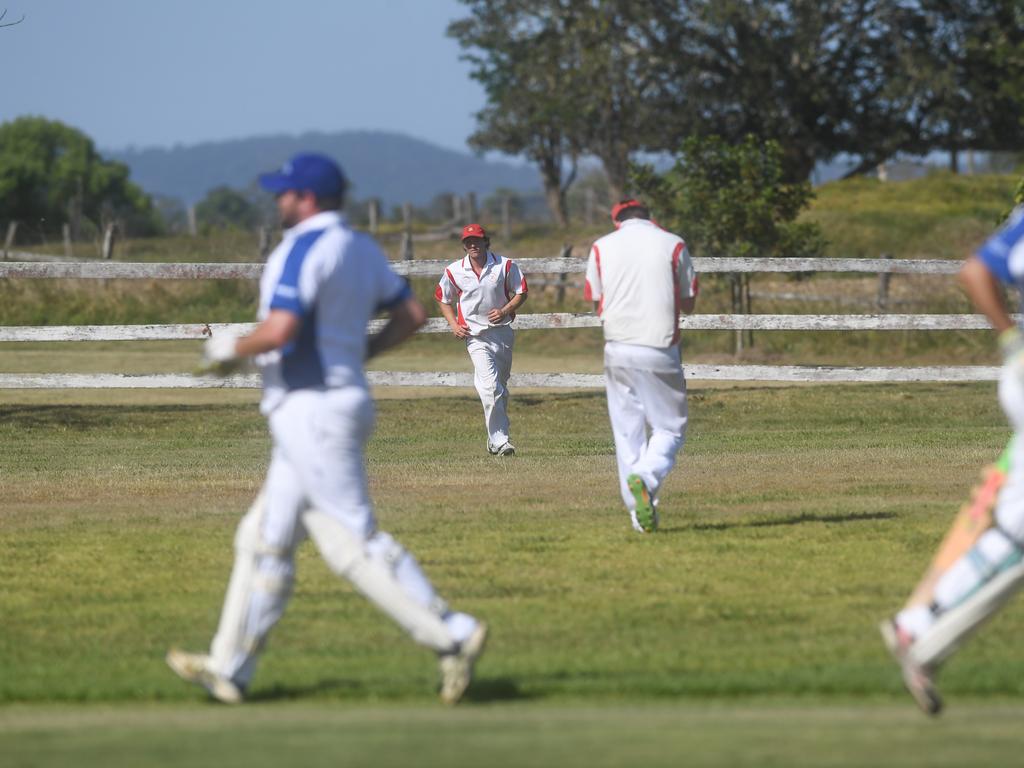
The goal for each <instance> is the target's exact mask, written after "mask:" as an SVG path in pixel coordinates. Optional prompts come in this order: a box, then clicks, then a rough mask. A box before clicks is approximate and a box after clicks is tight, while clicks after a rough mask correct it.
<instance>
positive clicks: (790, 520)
mask: <svg viewBox="0 0 1024 768" xmlns="http://www.w3.org/2000/svg"><path fill="white" fill-rule="evenodd" d="M894 517H896V513H895V512H865V513H864V514H860V515H858V514H846V515H820V514H812V513H803V514H799V515H790V516H788V517H780V518H776V519H774V520H739V521H737V522H731V523H730V522H721V523H693V524H692V525H687V526H682V527H679V528H663V529H661V530H660V531H659V533H665V534H676V533H686V532H687V531H728V530H731V529H733V528H774V527H776V526H780V525H802V524H803V523H863V522H869V521H871V520H891V519H892V518H894Z"/></svg>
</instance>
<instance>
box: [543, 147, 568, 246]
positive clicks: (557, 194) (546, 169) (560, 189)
mask: <svg viewBox="0 0 1024 768" xmlns="http://www.w3.org/2000/svg"><path fill="white" fill-rule="evenodd" d="M539 165H540V176H541V181H542V182H543V183H544V198H545V200H547V203H548V209H549V210H550V211H551V216H552V217H553V218H554V220H555V223H556V224H558V226H560V227H562V228H563V229H565V228H566V227H568V226H569V207H568V205H567V202H566V196H565V187H564V186H563V184H562V168H561V165H560V164H559V162H558V160H557V159H555V158H545V159H544V160H542V161H541V162H540V163H539Z"/></svg>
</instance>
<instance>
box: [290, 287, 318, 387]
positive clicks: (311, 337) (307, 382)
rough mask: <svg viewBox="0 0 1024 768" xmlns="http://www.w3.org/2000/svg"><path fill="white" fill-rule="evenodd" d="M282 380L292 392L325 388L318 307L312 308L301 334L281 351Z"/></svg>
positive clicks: (306, 316) (305, 319)
mask: <svg viewBox="0 0 1024 768" xmlns="http://www.w3.org/2000/svg"><path fill="white" fill-rule="evenodd" d="M281 378H282V379H284V383H285V386H286V387H287V388H288V391H289V392H291V391H292V390H295V389H311V388H314V387H322V386H324V384H325V382H326V379H325V378H324V363H323V360H322V359H321V357H320V349H319V347H318V345H317V327H316V307H315V306H313V307H311V308H310V309H309V310H308V311H307V312H306V315H305V317H303V318H302V325H300V326H299V332H298V334H296V336H295V338H294V339H292V340H291V341H290V342H288V344H286V345H285V346H284V347H283V348H282V349H281Z"/></svg>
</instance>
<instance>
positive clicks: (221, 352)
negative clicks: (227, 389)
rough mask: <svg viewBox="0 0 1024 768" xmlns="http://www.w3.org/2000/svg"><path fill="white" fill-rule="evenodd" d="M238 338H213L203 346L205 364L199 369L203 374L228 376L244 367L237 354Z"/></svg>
mask: <svg viewBox="0 0 1024 768" xmlns="http://www.w3.org/2000/svg"><path fill="white" fill-rule="evenodd" d="M237 344H238V337H236V336H231V335H224V336H211V337H210V338H208V339H207V340H206V342H205V343H204V344H203V363H202V366H201V367H200V369H199V372H200V373H202V374H210V375H213V376H227V375H229V374H231V373H233V372H234V371H236V370H238V368H240V367H241V365H242V360H241V359H240V358H239V357H238V354H237V353H236V352H235V348H236V345H237Z"/></svg>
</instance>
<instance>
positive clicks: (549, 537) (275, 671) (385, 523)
mask: <svg viewBox="0 0 1024 768" xmlns="http://www.w3.org/2000/svg"><path fill="white" fill-rule="evenodd" d="M992 390H993V388H992V387H991V386H989V385H916V386H903V387H871V386H867V387H865V386H825V387H793V388H777V389H768V388H761V387H740V388H735V389H730V390H698V391H695V392H693V393H692V396H691V417H692V427H691V431H690V436H689V441H688V444H687V447H686V450H685V453H684V455H683V457H682V460H681V464H680V466H679V467H678V468H677V470H676V472H675V473H674V474H673V475H672V476H671V478H670V480H669V483H668V485H667V487H666V489H665V491H664V494H663V503H662V510H663V530H662V531H661V532H659V534H657V535H656V536H648V537H641V536H637V535H635V534H633V533H632V532H631V531H630V530H629V528H628V521H627V518H626V515H625V513H624V512H623V511H622V509H621V508H620V501H619V500H618V496H617V492H616V487H615V479H614V457H613V453H612V446H611V438H610V434H609V431H608V426H607V415H606V412H605V405H604V399H603V397H602V396H601V394H600V393H584V392H581V393H561V394H540V393H518V394H515V395H514V399H513V410H512V418H513V429H514V435H515V437H516V442H517V445H518V447H519V455H518V456H516V457H515V459H514V460H510V461H504V462H501V461H496V460H494V459H492V458H490V457H487V456H486V455H484V451H483V443H484V440H483V435H482V432H483V430H482V423H481V415H480V413H479V404H478V402H477V401H476V399H475V397H473V396H472V394H471V393H466V394H458V395H454V396H448V397H440V398H431V397H421V398H418V399H414V400H409V399H401V398H398V399H386V400H382V401H381V402H380V403H379V418H378V429H377V432H376V435H375V437H374V438H373V441H372V442H371V445H370V449H369V456H368V467H369V473H370V477H371V483H372V493H373V495H374V498H375V501H376V504H377V509H378V515H379V518H380V520H381V524H382V527H384V528H385V529H387V530H389V531H391V532H392V533H394V534H395V535H396V537H398V538H399V539H400V540H401V541H402V542H403V543H405V544H406V545H407V546H408V547H409V548H410V549H411V550H412V551H414V552H415V553H416V554H417V555H418V556H419V558H420V560H421V562H422V563H423V565H424V567H425V569H426V570H427V572H428V573H429V574H430V575H431V577H432V578H433V580H434V581H435V583H436V584H437V585H438V587H439V589H440V590H441V591H442V593H443V594H444V595H445V596H446V597H448V598H449V599H450V601H451V602H452V603H453V604H454V605H455V606H457V607H459V608H462V609H466V610H470V611H472V612H475V613H478V614H479V615H481V616H482V617H485V618H486V619H487V620H488V621H489V622H490V623H491V625H492V627H493V642H492V643H491V644H490V646H489V649H488V653H487V655H486V656H485V657H484V660H483V661H482V663H481V664H480V669H479V678H478V681H477V683H476V685H475V686H474V688H473V690H472V691H471V694H470V696H469V700H468V702H467V705H468V706H467V708H466V710H465V711H461V710H460V711H459V712H457V713H447V712H444V711H443V710H441V709H440V708H438V706H437V705H436V703H435V702H434V699H433V693H432V691H433V685H434V679H435V668H434V662H433V660H432V658H431V656H430V654H429V653H427V652H425V651H423V650H421V649H418V648H416V647H415V646H413V645H412V644H411V643H410V642H409V641H408V640H407V639H406V638H405V637H404V636H403V635H402V634H401V633H400V632H399V631H398V630H397V629H395V628H394V627H392V626H391V625H390V624H389V623H388V622H387V621H386V620H384V619H383V618H381V617H380V616H379V615H378V614H377V613H376V612H374V611H373V610H372V608H370V607H369V606H368V605H367V604H366V603H365V601H363V600H362V599H361V598H359V597H358V596H357V595H355V594H354V593H353V592H352V590H351V589H350V588H349V587H348V585H346V584H344V583H341V582H339V581H338V580H337V579H336V578H334V577H333V576H332V575H331V574H330V573H329V572H328V571H327V569H326V567H325V566H324V565H323V564H322V563H321V562H320V560H319V559H318V557H317V555H316V554H315V552H314V551H313V550H312V549H311V547H310V546H309V545H308V544H307V545H305V546H304V547H303V548H302V549H301V550H300V554H299V578H298V584H297V588H296V594H295V596H294V599H293V602H292V604H291V607H290V608H289V612H288V614H287V615H286V616H285V618H284V620H283V621H282V623H281V625H280V626H279V627H278V628H277V630H276V631H275V633H274V635H273V637H272V639H271V642H270V645H269V647H268V650H267V653H266V656H265V659H264V662H263V665H262V667H261V670H260V672H259V675H258V677H257V680H256V683H255V685H254V687H253V690H252V697H253V700H254V702H255V703H253V704H250V705H247V709H245V710H243V711H242V712H240V713H238V714H235V713H228V712H224V711H222V710H219V709H211V708H208V706H206V705H204V704H203V703H202V702H203V696H202V694H201V693H200V692H199V691H197V690H195V689H192V688H190V687H188V686H186V685H184V684H182V683H180V682H179V681H178V680H177V679H176V678H174V677H173V676H172V675H171V674H170V673H169V672H168V671H167V670H166V669H165V668H164V666H163V663H162V655H163V652H164V651H165V650H166V647H167V646H168V645H169V644H172V643H181V644H184V645H185V646H187V647H193V648H201V647H203V646H205V644H206V643H208V641H209V638H210V635H211V633H212V631H213V629H214V626H215V622H216V618H217V613H218V610H219V605H220V600H221V598H222V591H223V588H224V585H225V580H226V578H227V573H228V569H229V568H230V563H231V551H230V548H231V538H232V535H233V529H234V526H235V524H236V522H237V519H238V517H239V516H240V514H241V513H242V511H243V510H244V509H245V507H246V506H247V504H248V502H249V501H250V499H251V498H252V496H253V495H254V494H255V492H256V490H257V488H258V485H259V483H260V482H261V480H262V475H263V472H264V471H265V467H266V458H267V450H268V442H267V437H266V434H265V428H264V424H263V421H262V419H261V418H260V417H259V415H258V414H257V413H256V411H255V408H254V406H253V405H252V404H251V403H241V402H237V401H236V400H235V399H232V400H231V401H230V402H225V403H220V404H218V403H217V402H216V400H212V401H211V400H210V398H211V396H212V395H214V394H223V395H225V396H227V395H233V394H235V393H202V394H203V396H204V398H205V402H203V403H202V404H192V405H187V404H178V405H173V404H162V405H158V404H147V400H146V398H147V397H148V395H147V393H138V395H137V396H136V395H135V394H134V393H125V394H119V395H118V396H117V400H116V402H115V401H114V400H113V398H111V401H110V402H109V403H107V404H103V402H102V400H100V401H99V402H97V398H94V397H86V398H83V403H82V404H75V398H74V393H37V394H35V395H33V397H31V398H28V397H25V398H19V399H17V401H15V399H13V398H12V399H11V400H9V401H7V404H6V405H0V444H3V445H4V446H5V449H4V451H3V454H2V464H0V495H2V497H3V498H4V499H5V503H4V506H3V507H2V510H0V551H3V552H4V557H3V558H0V615H2V616H3V630H2V632H0V702H4V704H3V706H0V755H4V754H6V755H7V756H9V757H10V758H12V761H11V762H10V763H8V762H6V761H5V764H13V765H70V764H75V765H99V764H102V763H103V761H104V760H109V759H111V755H113V754H120V755H124V756H126V759H129V762H131V764H135V765H190V764H191V765H196V764H213V763H214V762H216V764H218V765H255V766H260V765H267V764H270V763H271V762H273V759H274V757H275V756H276V757H277V758H280V756H281V754H282V752H281V750H282V749H285V748H287V749H288V750H289V753H290V754H291V755H292V756H293V758H294V759H296V760H299V761H300V762H301V763H302V764H308V765H322V764H327V763H328V762H331V761H333V762H331V764H351V765H358V764H367V763H374V764H395V765H399V764H424V765H432V764H442V765H471V764H476V765H478V764H480V761H484V762H488V764H495V765H516V764H540V765H543V764H547V765H555V764H562V765H617V764H622V763H623V762H626V761H630V760H643V762H644V763H646V764H651V765H675V764H679V761H680V760H682V759H683V758H684V757H687V756H688V757H689V758H690V759H689V760H688V761H687V762H688V764H697V765H780V766H782V765H824V764H830V765H869V764H870V765H924V764H930V765H957V764H962V763H963V762H964V761H965V760H966V758H968V757H973V758H976V759H980V760H981V762H982V763H985V764H999V763H1006V762H1009V761H1011V760H1012V759H1016V757H1015V756H1016V752H1015V750H1016V734H1017V723H1018V722H1019V715H1020V714H1021V712H1022V711H1024V705H1022V704H1021V696H1022V695H1024V661H1022V660H1021V659H1020V657H1019V654H1018V653H1017V643H1016V641H1015V638H1016V637H1017V636H1018V635H1019V633H1020V631H1022V630H1024V619H1022V618H1021V616H1020V613H1019V611H1016V610H1014V609H1010V610H1008V611H1006V612H1004V613H1003V614H1002V615H1001V616H1000V618H999V619H998V620H997V621H996V622H995V623H994V624H993V625H992V626H991V627H990V628H988V629H987V630H986V631H985V632H984V633H983V634H982V635H980V636H979V637H978V638H977V639H976V641H975V642H974V643H972V644H971V645H970V646H969V647H968V648H966V649H965V650H964V651H963V652H962V653H961V654H960V656H958V657H957V658H956V659H955V660H954V661H953V662H952V663H951V664H950V666H949V668H948V670H946V672H945V674H944V675H943V678H942V687H943V690H944V692H945V693H946V694H947V696H948V697H949V699H950V702H951V709H950V714H949V717H948V718H947V719H946V720H945V721H944V722H945V723H946V725H944V726H941V727H940V729H936V727H935V724H929V723H926V722H924V721H923V720H918V719H916V718H918V715H917V713H916V712H915V711H914V710H913V709H912V705H911V704H910V702H909V699H908V698H907V697H906V696H905V694H903V693H902V691H901V689H900V684H899V681H898V678H897V674H896V670H895V668H894V667H893V665H892V663H891V662H890V661H889V659H888V658H887V657H886V655H885V653H884V651H883V650H882V649H881V646H880V643H879V640H878V637H877V634H876V631H875V623H876V621H877V620H878V619H879V618H881V617H882V616H884V615H885V614H886V613H888V612H890V611H892V610H893V609H894V608H896V607H897V606H898V605H899V604H900V602H901V601H902V600H903V599H904V598H905V596H906V595H907V593H908V592H909V590H910V588H911V587H912V586H913V583H914V582H915V581H916V579H917V578H918V576H919V575H920V573H921V571H922V570H923V568H924V565H925V564H926V562H927V560H928V558H929V556H930V554H931V551H932V550H933V548H934V546H935V544H936V542H937V541H938V540H939V538H940V537H941V535H942V534H943V532H944V530H945V528H946V527H947V526H948V524H949V522H950V520H951V518H952V515H953V513H954V512H955V510H956V508H957V507H958V505H959V504H960V503H961V502H962V501H963V500H964V499H965V498H966V497H967V492H968V490H969V487H970V486H971V485H972V484H973V482H974V481H975V479H976V477H977V476H978V473H979V470H980V468H981V467H982V466H983V465H984V464H985V463H986V462H988V461H991V460H992V459H993V458H994V457H995V456H996V455H997V454H998V452H999V451H1000V449H1001V448H1002V446H1003V445H1004V444H1005V440H1006V439H1007V437H1008V430H1007V428H1006V426H1005V424H1004V421H1003V418H1002V415H1001V414H1000V413H999V411H998V408H997V406H996V404H995V398H994V392H993V391H992ZM183 399H184V398H183ZM0 402H2V401H0ZM89 403H91V404H89ZM133 403H134V404H133ZM988 696H996V697H999V699H998V700H999V701H1000V702H1002V704H1000V705H999V706H996V707H995V708H993V706H992V705H982V704H980V700H981V697H988ZM1000 707H1003V709H1000ZM250 712H251V713H252V714H251V715H250V714H248V713H250ZM1007 712H1009V713H1011V714H1007ZM286 745H287V747H286ZM211 756H212V757H211Z"/></svg>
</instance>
